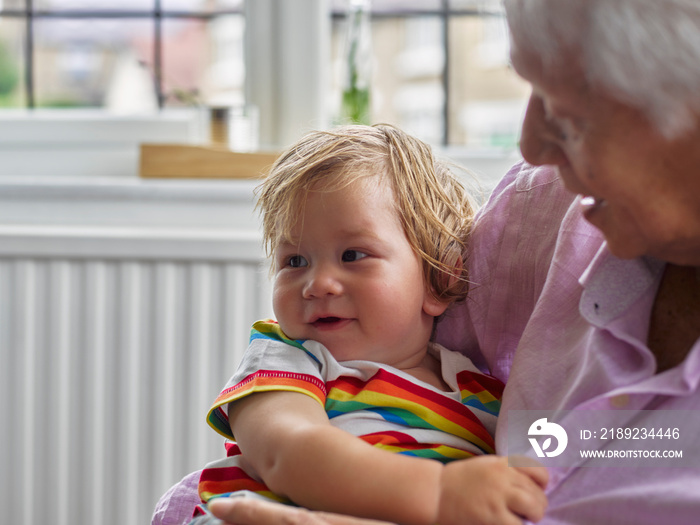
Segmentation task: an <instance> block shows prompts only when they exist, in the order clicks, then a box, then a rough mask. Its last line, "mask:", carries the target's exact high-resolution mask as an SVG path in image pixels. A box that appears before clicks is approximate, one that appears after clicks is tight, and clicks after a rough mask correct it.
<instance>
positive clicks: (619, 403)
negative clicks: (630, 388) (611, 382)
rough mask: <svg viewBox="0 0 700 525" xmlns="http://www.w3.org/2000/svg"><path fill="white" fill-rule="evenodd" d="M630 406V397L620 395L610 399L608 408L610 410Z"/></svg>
mask: <svg viewBox="0 0 700 525" xmlns="http://www.w3.org/2000/svg"><path fill="white" fill-rule="evenodd" d="M629 404H630V396H628V395H627V394H620V395H618V396H613V397H611V398H610V406H611V407H612V408H625V407H626V406H627V405H629Z"/></svg>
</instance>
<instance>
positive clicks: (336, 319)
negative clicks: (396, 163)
mask: <svg viewBox="0 0 700 525" xmlns="http://www.w3.org/2000/svg"><path fill="white" fill-rule="evenodd" d="M380 180H381V179H378V178H377V177H367V178H363V179H360V180H358V181H356V182H354V183H352V184H351V185H349V186H347V187H345V188H342V189H338V190H333V191H327V192H324V191H312V192H310V193H309V194H308V199H307V201H306V203H305V207H304V209H303V212H302V214H301V217H300V218H299V220H298V221H297V225H296V226H295V227H294V228H293V229H292V231H291V235H290V239H289V240H288V241H286V242H282V243H280V244H279V245H278V246H276V248H275V253H274V268H275V273H274V277H275V280H274V285H273V306H274V310H275V315H276V317H277V320H278V321H279V323H280V326H281V328H282V330H283V331H284V332H285V333H286V334H287V335H288V336H289V337H291V338H293V339H302V340H306V339H311V340H315V341H318V342H320V343H322V344H323V345H324V346H326V347H327V348H328V349H329V351H330V352H331V353H332V354H333V356H334V357H335V358H336V359H337V360H339V361H347V360H351V359H364V360H369V361H376V362H382V363H386V364H390V365H393V366H397V367H399V368H401V367H402V366H403V365H405V364H406V363H407V362H409V361H410V360H411V359H413V358H415V357H416V356H417V355H418V354H419V353H420V355H422V353H423V352H424V351H425V347H426V345H427V342H428V340H429V338H430V333H431V330H432V324H433V318H434V317H435V316H437V315H440V314H441V313H442V312H443V311H444V309H445V305H444V304H442V303H440V302H438V301H437V300H436V299H434V298H433V297H432V295H431V294H430V291H429V290H428V288H427V286H426V284H425V282H424V279H423V270H422V265H421V261H420V259H419V257H418V255H417V254H416V253H415V252H414V251H413V249H412V248H411V245H410V244H409V242H408V240H407V239H406V235H405V234H404V231H403V228H402V226H401V223H400V221H399V217H398V214H397V212H396V210H395V208H394V207H393V202H394V196H393V192H392V190H391V189H390V188H389V187H387V185H386V184H382V183H381V182H380Z"/></svg>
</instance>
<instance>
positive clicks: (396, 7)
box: [330, 0, 442, 13]
mask: <svg viewBox="0 0 700 525" xmlns="http://www.w3.org/2000/svg"><path fill="white" fill-rule="evenodd" d="M349 3H350V0H331V2H330V5H331V9H332V10H333V12H336V13H344V12H345V11H346V10H347V8H348V4H349ZM371 4H372V12H373V13H405V12H411V13H413V12H417V11H420V12H426V11H427V12H435V11H439V10H440V9H442V0H371Z"/></svg>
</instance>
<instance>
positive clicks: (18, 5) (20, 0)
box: [0, 0, 26, 11]
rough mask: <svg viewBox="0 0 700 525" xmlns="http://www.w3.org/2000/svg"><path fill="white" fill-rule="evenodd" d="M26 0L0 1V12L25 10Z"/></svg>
mask: <svg viewBox="0 0 700 525" xmlns="http://www.w3.org/2000/svg"><path fill="white" fill-rule="evenodd" d="M25 7H26V0H0V11H12V10H15V9H24V8H25Z"/></svg>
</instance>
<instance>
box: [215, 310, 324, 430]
mask: <svg viewBox="0 0 700 525" xmlns="http://www.w3.org/2000/svg"><path fill="white" fill-rule="evenodd" d="M273 391H289V392H299V393H302V394H306V395H308V396H310V397H312V398H313V399H315V400H316V401H318V403H320V404H321V406H324V404H325V401H326V384H325V381H324V379H323V377H322V373H321V362H320V360H319V358H318V357H317V356H315V355H314V354H313V352H312V351H311V350H309V349H307V348H305V347H304V345H303V341H295V340H292V339H289V338H288V337H287V336H286V335H285V334H284V333H283V332H282V330H281V329H280V327H279V325H278V324H277V323H276V322H275V321H271V320H267V321H258V322H257V323H255V324H254V325H253V328H252V330H251V336H250V343H249V345H248V348H247V349H246V352H245V354H244V356H243V359H242V361H241V364H240V365H239V367H238V370H237V371H236V373H235V374H234V375H233V377H231V379H229V381H228V383H227V384H226V386H225V387H224V389H223V390H222V392H221V394H219V396H218V397H217V398H216V401H215V402H214V405H213V406H212V407H211V409H210V410H209V413H208V415H207V422H208V423H209V425H210V426H211V427H212V428H213V429H214V430H216V431H217V432H218V433H219V434H221V435H222V436H224V437H225V438H227V439H233V438H234V437H233V433H232V432H231V427H230V425H229V421H228V411H227V410H226V406H227V405H228V404H229V403H232V402H234V401H237V400H239V399H242V398H244V397H246V396H249V395H250V394H254V393H259V392H273Z"/></svg>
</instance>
